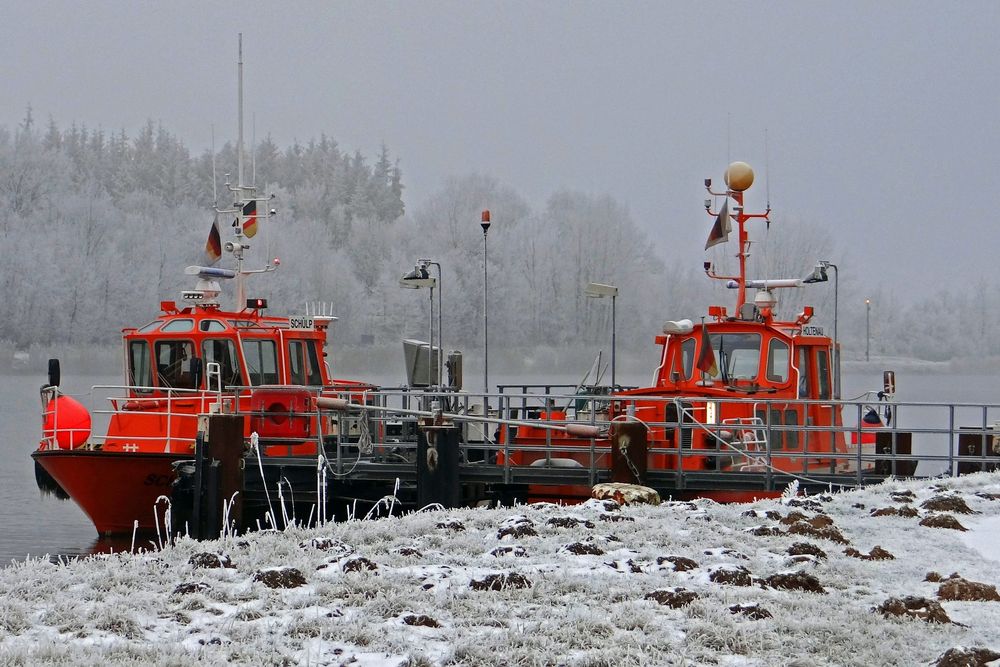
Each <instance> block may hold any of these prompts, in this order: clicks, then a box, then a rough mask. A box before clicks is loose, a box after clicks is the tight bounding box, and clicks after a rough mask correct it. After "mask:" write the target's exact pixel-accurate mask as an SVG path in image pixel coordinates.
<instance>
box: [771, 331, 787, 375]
mask: <svg viewBox="0 0 1000 667" xmlns="http://www.w3.org/2000/svg"><path fill="white" fill-rule="evenodd" d="M789 361H790V359H789V355H788V343H786V342H785V341H783V340H781V339H780V338H772V339H771V342H770V343H768V344H767V379H768V381H769V382H782V383H784V382H788V364H789Z"/></svg>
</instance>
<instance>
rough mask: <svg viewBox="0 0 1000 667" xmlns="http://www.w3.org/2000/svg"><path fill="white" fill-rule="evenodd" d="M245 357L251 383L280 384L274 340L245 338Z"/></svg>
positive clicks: (257, 384) (255, 384) (256, 384)
mask: <svg viewBox="0 0 1000 667" xmlns="http://www.w3.org/2000/svg"><path fill="white" fill-rule="evenodd" d="M243 357H244V358H245V359H246V362H247V377H248V379H249V380H250V384H252V385H253V386H255V387H256V386H259V385H262V384H278V359H277V354H276V351H275V345H274V341H273V340H256V339H253V338H250V339H244V341H243Z"/></svg>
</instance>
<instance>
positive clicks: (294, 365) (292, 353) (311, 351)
mask: <svg viewBox="0 0 1000 667" xmlns="http://www.w3.org/2000/svg"><path fill="white" fill-rule="evenodd" d="M319 368H320V367H319V355H317V354H316V343H315V342H313V341H304V340H293V341H289V342H288V376H289V380H290V382H291V383H292V384H301V385H308V386H311V387H320V386H322V385H323V376H322V374H321V373H320V370H319Z"/></svg>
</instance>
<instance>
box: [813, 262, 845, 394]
mask: <svg viewBox="0 0 1000 667" xmlns="http://www.w3.org/2000/svg"><path fill="white" fill-rule="evenodd" d="M818 266H820V267H822V268H823V269H833V369H834V376H833V397H834V398H835V399H838V400H839V399H840V341H839V339H838V338H837V321H838V313H837V302H838V300H839V297H838V291H839V282H840V270H839V269H838V268H837V265H836V264H834V263H833V262H828V261H827V260H825V259H821V260H819V264H818Z"/></svg>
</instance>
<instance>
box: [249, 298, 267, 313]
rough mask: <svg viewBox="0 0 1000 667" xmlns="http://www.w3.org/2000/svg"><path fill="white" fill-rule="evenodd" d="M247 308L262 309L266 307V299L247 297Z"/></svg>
mask: <svg viewBox="0 0 1000 667" xmlns="http://www.w3.org/2000/svg"><path fill="white" fill-rule="evenodd" d="M247 308H249V309H250V310H263V309H265V308H267V299H247Z"/></svg>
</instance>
